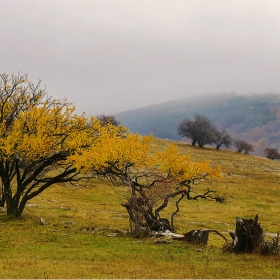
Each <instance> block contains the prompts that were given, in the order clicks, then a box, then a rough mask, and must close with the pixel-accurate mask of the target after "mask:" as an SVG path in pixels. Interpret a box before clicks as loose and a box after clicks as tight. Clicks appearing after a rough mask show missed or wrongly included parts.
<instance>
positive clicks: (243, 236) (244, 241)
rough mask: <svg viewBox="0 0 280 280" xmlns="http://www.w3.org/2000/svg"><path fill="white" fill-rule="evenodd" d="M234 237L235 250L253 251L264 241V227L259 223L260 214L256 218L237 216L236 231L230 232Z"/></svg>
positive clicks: (233, 245)
mask: <svg viewBox="0 0 280 280" xmlns="http://www.w3.org/2000/svg"><path fill="white" fill-rule="evenodd" d="M230 236H231V237H232V239H233V242H232V247H233V251H234V252H235V253H237V254H239V253H253V252H255V250H256V249H257V248H260V247H261V245H262V243H263V229H262V226H261V225H260V223H258V215H256V216H255V219H254V220H253V219H249V220H247V219H242V218H236V227H235V233H233V232H230Z"/></svg>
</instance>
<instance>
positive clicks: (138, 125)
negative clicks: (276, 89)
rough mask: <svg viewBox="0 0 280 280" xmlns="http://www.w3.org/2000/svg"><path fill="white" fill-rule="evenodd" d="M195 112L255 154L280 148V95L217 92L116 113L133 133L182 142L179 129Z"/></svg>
mask: <svg viewBox="0 0 280 280" xmlns="http://www.w3.org/2000/svg"><path fill="white" fill-rule="evenodd" d="M195 113H198V114H201V115H204V116H206V117H208V118H209V119H210V120H211V121H212V122H213V124H214V125H215V126H216V127H217V128H218V129H220V130H225V131H226V132H227V133H228V134H230V135H231V136H232V138H233V139H234V140H238V139H242V140H245V141H248V142H250V143H252V144H253V145H254V150H255V152H254V154H255V155H263V149H264V148H265V147H271V148H276V149H279V147H280V117H279V113H280V94H275V93H266V94H250V95H239V94H237V93H218V94H211V95H205V96H203V95H199V96H196V97H189V98H184V99H178V100H171V101H167V102H164V103H159V104H156V105H151V106H148V107H143V108H138V109H134V110H129V111H125V112H121V113H118V114H116V118H117V119H118V120H119V121H120V122H121V123H122V124H124V125H125V126H126V127H127V128H129V129H130V130H131V131H132V132H133V133H140V134H141V135H150V134H152V135H154V136H155V137H159V138H166V139H173V140H182V138H181V137H180V136H179V135H178V133H177V127H178V125H179V123H180V122H181V121H182V120H183V119H184V118H190V119H193V116H194V114H195Z"/></svg>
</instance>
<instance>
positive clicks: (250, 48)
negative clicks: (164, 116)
mask: <svg viewBox="0 0 280 280" xmlns="http://www.w3.org/2000/svg"><path fill="white" fill-rule="evenodd" d="M0 35H1V43H0V72H1V73H3V72H6V73H13V74H17V73H18V72H20V73H21V74H25V73H28V74H29V78H30V79H31V80H32V81H34V82H36V81H37V80H38V78H40V79H42V85H43V86H44V85H46V88H47V91H48V92H49V94H50V95H52V96H53V97H56V98H62V97H64V96H65V97H67V98H68V100H69V101H73V102H74V103H75V105H76V106H77V111H78V112H82V111H85V112H87V114H90V115H96V114H101V113H105V114H115V113H118V112H120V111H123V110H128V109H134V108H138V107H142V106H147V105H150V104H155V103H160V102H164V101H167V100H172V99H177V98H182V97H185V96H188V95H196V94H204V93H207V94H211V93H215V92H224V91H227V92H231V91H234V92H237V93H250V92H259V93H260V92H276V93H279V92H280V1H278V0H275V1H274V0H263V1H258V0H111V1H110V0H88V1H85V0H64V1H63V0H29V1H27V0H7V1H4V0H0Z"/></svg>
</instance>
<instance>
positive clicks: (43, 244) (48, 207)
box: [0, 139, 280, 279]
mask: <svg viewBox="0 0 280 280" xmlns="http://www.w3.org/2000/svg"><path fill="white" fill-rule="evenodd" d="M169 143H176V144H177V145H178V148H179V150H180V152H181V153H184V154H190V155H191V156H192V159H193V160H196V161H200V160H210V161H211V163H212V165H213V166H217V165H220V166H221V167H222V168H223V175H222V177H221V178H220V179H219V180H215V181H214V182H213V183H212V184H211V185H210V186H201V188H202V189H203V188H207V187H211V188H213V189H216V190H218V191H219V193H220V194H222V195H223V194H224V195H226V197H227V202H226V204H219V203H216V202H207V201H199V202H198V201H187V200H186V201H184V202H182V203H181V208H180V212H179V213H178V215H177V216H176V217H175V226H176V227H177V232H178V233H180V234H183V233H186V232H187V231H189V230H192V229H206V228H208V229H217V230H219V231H220V232H221V233H223V234H224V235H226V236H227V237H229V235H228V231H229V230H234V228H235V219H236V217H242V218H254V216H255V214H258V215H259V221H260V223H261V224H262V226H263V228H264V231H265V232H266V233H276V232H277V231H279V230H280V196H279V188H280V184H279V183H280V163H279V162H276V161H271V160H268V159H265V158H258V157H253V156H250V155H243V154H237V153H235V152H231V151H222V150H221V151H216V150H215V149H212V148H204V149H200V148H197V147H191V146H189V145H187V144H185V143H180V142H173V141H167V140H162V139H155V144H156V145H158V146H159V147H160V148H164V147H166V145H168V144H169ZM123 191H125V190H124V188H121V187H119V188H117V189H112V188H111V187H110V186H109V185H107V184H104V183H101V182H98V181H96V180H92V181H91V182H90V183H89V184H88V186H87V187H85V186H83V185H81V184H79V185H74V186H71V185H55V186H53V187H51V188H49V189H48V190H46V191H45V192H44V193H42V194H41V195H40V196H38V197H36V198H35V199H33V200H32V201H30V203H29V204H28V205H27V207H26V210H25V211H24V214H23V216H22V218H21V219H19V220H10V219H8V218H7V217H6V216H5V214H4V213H2V214H1V215H0V229H1V231H0V278H41V279H42V278H45V279H46V278H280V257H279V256H261V255H248V254H242V255H235V254H232V253H223V252H222V246H223V245H224V241H223V239H221V238H220V237H218V236H217V235H215V234H210V239H209V244H208V245H207V246H198V245H189V244H186V243H185V242H182V241H173V242H171V243H170V244H157V245H155V244H154V243H153V241H154V239H155V238H153V237H150V238H142V239H141V240H138V239H134V238H131V237H129V236H126V235H123V236H118V237H109V236H108V235H110V234H111V233H114V232H116V231H117V232H122V233H125V232H126V231H127V229H128V227H129V224H128V215H127V213H126V211H125V209H124V208H123V207H122V206H121V205H120V203H121V202H123V201H124V200H123V197H122V195H121V193H122V192H123ZM172 207H173V205H172V203H171V204H170V205H169V207H168V208H167V209H166V211H165V213H164V214H165V215H166V217H168V218H169V217H170V214H171V213H172V209H173V208H172ZM40 218H44V219H45V220H46V222H47V224H46V225H41V224H40ZM267 238H269V236H268V237H267Z"/></svg>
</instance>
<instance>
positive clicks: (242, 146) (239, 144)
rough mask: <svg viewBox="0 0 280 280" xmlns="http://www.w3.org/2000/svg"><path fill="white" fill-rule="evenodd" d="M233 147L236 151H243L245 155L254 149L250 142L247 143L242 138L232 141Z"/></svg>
mask: <svg viewBox="0 0 280 280" xmlns="http://www.w3.org/2000/svg"><path fill="white" fill-rule="evenodd" d="M233 145H234V147H235V148H236V149H237V152H238V153H241V152H243V151H244V153H245V155H247V154H249V153H250V152H253V151H254V146H253V145H252V144H249V143H247V142H246V141H244V140H236V141H234V142H233Z"/></svg>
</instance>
